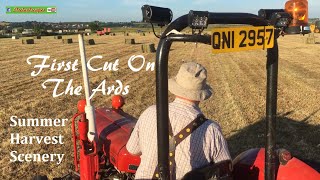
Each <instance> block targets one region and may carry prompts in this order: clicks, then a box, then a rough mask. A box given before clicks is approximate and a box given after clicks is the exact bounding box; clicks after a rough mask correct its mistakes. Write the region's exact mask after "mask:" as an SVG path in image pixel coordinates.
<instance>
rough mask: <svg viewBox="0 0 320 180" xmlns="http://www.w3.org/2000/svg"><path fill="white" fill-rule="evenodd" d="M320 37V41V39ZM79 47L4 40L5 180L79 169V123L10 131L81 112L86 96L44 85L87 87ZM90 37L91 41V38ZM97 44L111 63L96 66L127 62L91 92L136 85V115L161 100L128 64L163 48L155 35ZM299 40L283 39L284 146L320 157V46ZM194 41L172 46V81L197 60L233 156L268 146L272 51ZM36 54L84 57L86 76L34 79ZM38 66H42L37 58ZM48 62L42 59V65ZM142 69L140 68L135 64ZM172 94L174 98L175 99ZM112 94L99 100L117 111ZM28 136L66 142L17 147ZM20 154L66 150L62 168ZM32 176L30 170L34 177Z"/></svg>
mask: <svg viewBox="0 0 320 180" xmlns="http://www.w3.org/2000/svg"><path fill="white" fill-rule="evenodd" d="M319 37H320V36H318V41H319ZM72 38H73V40H74V43H73V44H68V45H65V44H62V43H61V42H60V40H55V39H53V38H52V37H44V38H43V39H40V40H35V41H36V44H34V45H22V44H21V42H20V41H21V40H11V39H0V53H1V54H2V56H1V57H0V73H1V76H0V84H1V85H0V92H1V98H0V118H1V121H0V126H1V127H2V129H3V131H1V132H0V138H1V141H0V143H1V148H0V156H1V157H2V158H1V160H0V164H1V165H2V166H0V172H1V173H0V179H18V178H21V177H26V178H31V177H32V175H34V174H37V173H42V174H48V175H49V177H50V178H52V177H57V176H61V175H63V174H64V173H66V172H67V170H68V169H69V167H71V166H72V162H73V159H72V158H73V154H72V142H71V129H70V127H71V122H70V120H69V121H68V124H67V125H66V126H65V127H44V128H39V127H10V126H9V122H10V120H9V119H10V116H13V115H16V116H18V117H28V118H35V117H38V118H71V117H72V115H73V114H74V112H76V103H77V101H78V100H79V99H81V98H83V94H82V95H81V96H75V95H73V96H70V95H67V96H65V95H63V96H59V97H57V98H53V97H52V90H53V88H54V85H55V84H49V83H48V84H47V89H43V88H42V87H41V84H42V83H43V82H44V81H45V80H47V79H50V78H61V79H65V82H64V83H63V84H61V87H59V91H62V90H63V89H64V88H66V85H67V82H68V81H69V80H70V79H73V84H74V85H82V76H81V66H80V56H79V50H78V40H77V37H76V36H72ZM85 38H88V37H85ZM90 38H93V39H94V40H95V42H96V45H94V46H86V53H87V57H88V58H90V57H92V56H94V55H102V56H103V59H101V60H94V61H93V66H94V67H101V66H103V64H104V63H105V62H114V60H115V59H120V61H119V63H120V65H119V71H117V72H109V71H97V72H89V76H90V80H91V87H92V88H95V87H97V86H98V85H99V84H100V83H101V82H102V80H104V79H105V80H106V86H112V85H113V84H115V80H117V79H118V80H121V82H122V83H123V85H124V86H125V85H130V88H129V94H128V95H126V96H125V97H126V105H125V106H124V107H123V109H124V111H126V112H128V113H129V114H131V115H132V116H134V117H139V115H140V114H141V113H142V112H143V111H144V110H145V109H146V108H147V107H148V106H150V105H152V104H154V103H155V77H154V72H155V71H145V69H142V70H141V71H140V72H133V71H132V70H130V69H129V68H128V66H127V61H128V59H129V57H130V56H132V55H139V54H142V53H141V52H140V44H139V43H150V42H152V43H155V44H156V45H157V42H158V40H157V39H156V38H154V37H153V36H152V35H151V34H150V35H149V34H147V35H146V36H139V35H137V34H134V33H132V34H130V36H129V37H125V36H123V35H119V34H118V35H117V36H114V37H111V36H101V37H97V36H90ZM125 38H135V40H136V42H137V43H138V44H136V45H127V44H124V39H125ZM302 39H303V37H301V36H299V35H297V36H296V35H295V36H285V37H284V38H282V37H281V38H280V39H279V49H280V51H279V52H280V53H279V57H280V60H279V80H278V82H279V86H278V114H279V118H278V123H277V128H278V130H279V134H280V133H281V134H280V135H278V142H279V147H280V146H281V147H285V148H288V149H289V150H291V151H292V152H293V154H294V155H298V156H303V157H305V158H309V159H314V160H320V140H319V138H318V137H319V136H320V131H319V129H320V126H319V124H320V106H319V102H320V96H319V92H320V44H315V45H306V44H304V43H302ZM195 47H196V46H195V44H194V43H177V44H173V45H172V50H171V51H170V56H169V72H168V73H169V77H172V76H174V75H175V74H176V73H177V71H178V69H179V67H180V65H181V64H182V63H183V62H185V61H190V60H193V59H195V60H196V61H197V62H199V63H200V64H202V65H204V66H205V67H206V68H207V70H208V83H209V84H210V85H211V86H212V87H213V90H214V95H213V97H212V98H210V99H208V100H207V101H204V102H203V103H201V104H200V106H201V108H202V110H203V113H204V114H205V115H206V116H207V117H208V118H210V119H214V120H216V121H217V122H219V124H220V125H221V127H222V130H223V133H224V135H225V136H226V138H227V139H228V143H229V147H230V148H231V153H232V156H233V157H235V155H237V154H239V153H240V152H241V151H243V150H245V149H248V148H253V147H260V146H262V145H263V143H264V133H263V128H264V122H263V119H264V117H265V94H266V91H265V86H266V80H265V78H266V69H265V64H266V61H265V60H266V57H265V56H266V52H265V51H259V50H258V51H248V52H237V53H228V54H217V55H213V54H211V49H210V46H206V45H202V44H198V45H197V48H195ZM35 54H44V55H50V56H51V58H50V59H49V60H48V62H51V61H52V60H53V59H57V63H58V62H61V61H63V60H64V61H74V60H75V59H79V66H78V69H79V70H78V71H75V72H72V71H67V72H65V71H53V72H51V71H50V70H49V69H44V70H43V72H42V73H41V74H40V75H39V76H37V77H31V75H30V73H31V72H32V71H33V70H34V69H33V66H34V64H32V65H31V66H30V65H28V64H27V63H26V59H27V57H29V56H31V55H35ZM143 55H144V56H145V58H146V62H154V60H155V53H152V54H143ZM37 62H38V61H37ZM39 62H40V61H39ZM134 64H138V62H135V63H134ZM173 98H174V97H173V95H171V94H170V97H169V99H170V100H173ZM110 102H111V95H106V96H104V95H102V94H101V93H100V92H98V93H97V94H96V95H95V96H94V98H93V103H94V105H95V106H96V107H101V106H107V107H110ZM17 132H19V133H21V134H23V135H48V134H50V135H57V134H62V135H63V136H64V139H65V140H64V144H63V145H45V144H41V145H38V144H37V145H11V144H10V133H17ZM12 150H18V151H23V150H25V152H24V153H64V154H65V159H64V161H63V163H62V164H61V165H56V164H54V163H9V158H10V156H9V153H10V151H12ZM25 172H29V173H28V174H27V175H26V174H25Z"/></svg>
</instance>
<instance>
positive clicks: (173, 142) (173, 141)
mask: <svg viewBox="0 0 320 180" xmlns="http://www.w3.org/2000/svg"><path fill="white" fill-rule="evenodd" d="M206 121H207V119H206V118H205V117H204V115H203V114H199V115H198V116H197V118H196V119H194V120H193V121H192V122H191V123H189V124H188V125H187V126H186V127H185V128H183V129H182V130H181V131H180V132H179V133H178V134H176V135H175V136H173V131H172V126H171V123H170V122H169V165H170V166H169V167H170V168H169V169H170V177H171V178H170V179H176V162H175V147H177V146H178V145H179V144H180V143H181V142H182V141H183V140H184V139H186V138H187V137H188V136H189V135H190V134H191V133H192V132H193V131H195V130H196V129H197V128H198V127H200V126H201V125H202V124H203V123H204V122H206ZM158 177H159V174H158V166H157V167H156V169H155V172H154V173H153V177H152V179H158Z"/></svg>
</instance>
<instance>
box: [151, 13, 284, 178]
mask: <svg viewBox="0 0 320 180" xmlns="http://www.w3.org/2000/svg"><path fill="white" fill-rule="evenodd" d="M208 24H248V25H253V26H267V25H269V23H268V21H267V20H266V19H264V18H262V17H259V16H257V15H254V14H248V13H209V18H208ZM186 27H188V15H183V16H181V17H179V18H178V19H176V20H175V21H173V22H172V23H170V24H169V25H168V27H167V28H166V30H165V31H164V32H163V34H162V35H161V38H160V41H159V44H158V47H157V54H156V107H157V133H158V171H159V178H160V179H164V180H169V179H170V178H169V158H168V155H169V129H168V127H169V124H168V122H169V110H168V59H169V52H170V47H171V44H172V43H173V42H179V41H180V42H197V43H204V44H209V45H210V44H211V36H208V35H206V36H205V35H184V34H182V35H181V34H180V35H175V34H171V35H168V36H167V35H166V34H167V33H168V32H170V31H171V30H173V29H175V30H177V31H181V30H183V29H184V28H186ZM277 38H278V36H277V35H275V39H274V43H275V44H274V47H273V48H272V49H268V50H267V53H268V54H267V64H266V68H267V98H266V101H267V102H266V121H267V122H266V123H267V132H266V137H267V138H266V153H265V160H266V163H265V179H266V180H274V179H275V120H276V111H277V79H278V45H277Z"/></svg>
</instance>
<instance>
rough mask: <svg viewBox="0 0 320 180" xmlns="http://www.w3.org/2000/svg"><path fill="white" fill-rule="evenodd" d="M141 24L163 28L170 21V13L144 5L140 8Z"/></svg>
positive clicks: (160, 8)
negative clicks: (156, 25) (151, 24)
mask: <svg viewBox="0 0 320 180" xmlns="http://www.w3.org/2000/svg"><path fill="white" fill-rule="evenodd" d="M141 10H142V17H143V22H147V23H155V24H158V25H159V26H164V25H167V24H169V23H170V22H171V21H172V16H173V15H172V11H171V10H170V9H169V8H163V7H156V6H149V5H144V6H142V7H141Z"/></svg>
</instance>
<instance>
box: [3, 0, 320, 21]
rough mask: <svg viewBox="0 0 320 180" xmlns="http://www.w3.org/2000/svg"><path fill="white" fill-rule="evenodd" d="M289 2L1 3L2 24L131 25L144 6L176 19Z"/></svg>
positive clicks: (318, 9) (313, 10)
mask: <svg viewBox="0 0 320 180" xmlns="http://www.w3.org/2000/svg"><path fill="white" fill-rule="evenodd" d="M285 2H286V0H0V21H9V22H23V21H44V22H60V21H61V22H72V21H80V22H88V21H95V20H98V21H102V22H110V21H111V22H118V21H121V22H129V21H141V20H142V13H141V6H142V5H144V4H149V5H154V6H161V7H168V8H170V9H171V10H172V11H173V18H174V19H175V18H177V17H179V16H181V15H183V14H187V13H188V12H189V10H201V11H210V12H247V13H253V14H257V13H258V10H259V9H272V8H273V9H279V8H284V4H285ZM6 6H57V14H36V15H35V14H32V15H25V14H24V15H21V14H19V15H17V14H6V13H5V12H6V8H5V7H6ZM309 17H310V18H315V17H320V0H309Z"/></svg>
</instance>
